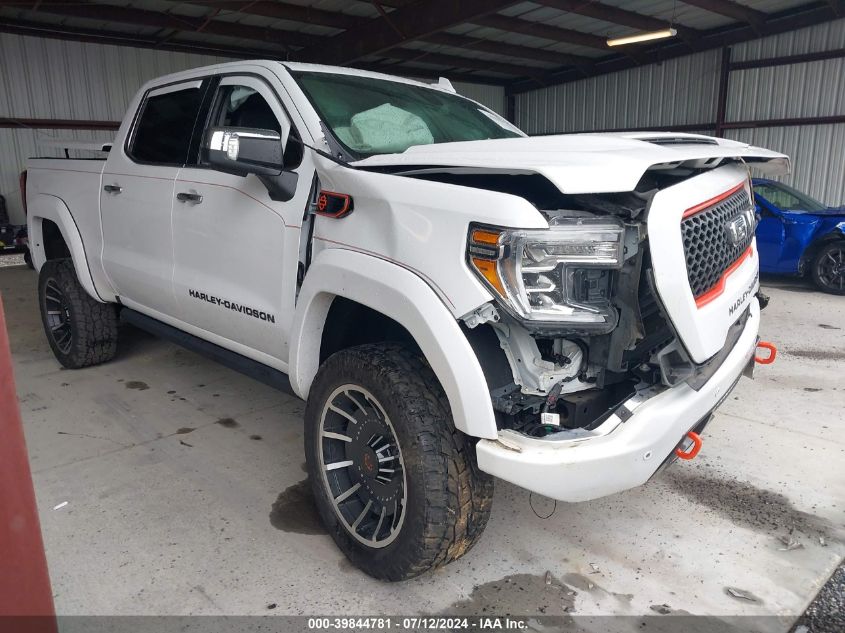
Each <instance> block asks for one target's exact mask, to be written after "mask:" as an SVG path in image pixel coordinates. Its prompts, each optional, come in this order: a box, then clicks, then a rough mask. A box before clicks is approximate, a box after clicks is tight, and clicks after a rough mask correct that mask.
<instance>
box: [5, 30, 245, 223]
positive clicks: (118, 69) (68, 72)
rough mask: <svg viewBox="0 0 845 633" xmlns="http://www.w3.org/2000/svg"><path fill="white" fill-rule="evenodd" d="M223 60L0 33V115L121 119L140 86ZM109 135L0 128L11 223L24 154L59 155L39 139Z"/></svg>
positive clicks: (104, 135)
mask: <svg viewBox="0 0 845 633" xmlns="http://www.w3.org/2000/svg"><path fill="white" fill-rule="evenodd" d="M222 61H228V60H227V59H224V58H219V57H212V56H210V55H193V54H188V53H176V52H166V51H154V50H151V49H142V48H129V47H124V46H105V45H102V44H89V43H84V42H69V41H65V40H57V39H46V38H36V37H24V36H20V35H12V34H7V33H0V85H2V86H3V90H0V117H4V118H21V119H30V118H36V119H87V120H101V121H120V120H121V119H122V118H123V114H124V111H125V109H126V105H127V103H128V102H129V100H130V99H131V98H132V96H133V95H134V94H135V92H136V91H137V90H138V88H139V87H140V86H141V85H142V84H143V83H144V82H145V81H147V80H149V79H152V78H153V77H157V76H158V75H165V74H167V73H172V72H178V71H180V70H185V69H187V68H192V67H196V66H204V65H207V64H216V63H219V62H222ZM113 136H114V134H113V133H112V132H91V131H83V130H31V129H15V128H2V129H0V194H2V195H3V196H4V197H5V198H6V205H7V208H8V209H9V215H10V218H11V221H12V222H15V223H20V222H23V221H24V220H23V209H22V207H21V200H20V192H19V187H18V176H19V173H20V171H21V169H23V167H24V164H25V162H26V159H27V158H28V157H30V156H59V155H61V150H59V149H56V148H47V147H43V146H41V145H39V143H38V141H39V140H40V139H50V138H61V139H67V138H73V139H77V140H85V141H89V140H91V141H93V140H97V141H100V140H102V141H107V140H110V139H111V138H112V137H113Z"/></svg>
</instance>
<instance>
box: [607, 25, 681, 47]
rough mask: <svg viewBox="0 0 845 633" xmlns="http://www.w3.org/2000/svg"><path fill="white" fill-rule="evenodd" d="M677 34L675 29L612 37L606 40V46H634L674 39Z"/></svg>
mask: <svg viewBox="0 0 845 633" xmlns="http://www.w3.org/2000/svg"><path fill="white" fill-rule="evenodd" d="M677 34H678V30H677V29H662V30H660V31H648V32H647V33H637V34H636V35H628V36H626V37H614V38H612V39H609V40H607V45H608V46H623V45H625V44H636V43H637V42H649V41H651V40H662V39H664V38H666V37H675V36H676V35H677Z"/></svg>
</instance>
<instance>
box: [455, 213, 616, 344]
mask: <svg viewBox="0 0 845 633" xmlns="http://www.w3.org/2000/svg"><path fill="white" fill-rule="evenodd" d="M624 236H625V228H624V226H623V225H622V223H621V222H618V221H615V220H614V219H612V218H566V219H557V220H556V221H555V222H554V223H553V224H552V226H550V227H549V228H548V229H541V230H511V229H494V228H481V227H473V228H471V229H470V235H469V245H468V250H467V255H468V260H469V263H470V266H471V267H472V268H473V270H474V271H475V272H476V273H477V274H478V275H479V276H480V277H481V279H482V280H483V281H484V282H485V283H486V285H487V286H489V287H490V288H491V289H492V290H493V291H494V292H495V294H496V295H497V296H498V298H499V300H500V302H501V303H502V305H503V307H504V308H505V309H506V310H507V311H509V312H511V313H512V314H513V315H514V316H515V317H517V318H518V319H520V320H521V321H523V322H524V323H525V324H526V325H528V326H529V327H531V326H534V329H543V328H548V327H555V326H557V327H572V328H573V329H583V330H589V331H597V332H609V331H610V330H612V329H613V328H614V327H616V323H617V319H618V317H617V313H616V310H615V309H614V308H613V307H612V305H611V303H610V294H611V291H612V283H613V271H614V270H616V269H619V268H621V267H622V263H623V261H624Z"/></svg>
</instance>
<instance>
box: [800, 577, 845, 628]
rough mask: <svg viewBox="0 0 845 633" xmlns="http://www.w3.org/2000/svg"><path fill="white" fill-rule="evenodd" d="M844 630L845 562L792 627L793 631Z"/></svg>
mask: <svg viewBox="0 0 845 633" xmlns="http://www.w3.org/2000/svg"><path fill="white" fill-rule="evenodd" d="M842 631H845V562H843V563H842V564H841V565H839V567H838V568H837V570H836V571H835V572H833V575H832V576H831V577H830V580H828V581H827V582H826V583H825V585H824V587H822V589H821V591H819V594H818V595H817V596H816V599H815V600H813V602H812V603H810V606H809V607H807V610H806V611H805V612H804V615H802V616H801V618H800V619H799V620H798V622H796V624H795V628H793V629H792V632H793V633H842Z"/></svg>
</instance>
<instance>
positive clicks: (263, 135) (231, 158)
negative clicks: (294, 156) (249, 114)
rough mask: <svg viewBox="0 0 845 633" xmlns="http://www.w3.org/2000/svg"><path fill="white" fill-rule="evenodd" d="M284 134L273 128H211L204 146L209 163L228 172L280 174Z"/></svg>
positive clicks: (259, 174) (282, 167)
mask: <svg viewBox="0 0 845 633" xmlns="http://www.w3.org/2000/svg"><path fill="white" fill-rule="evenodd" d="M283 156H284V148H283V147H282V137H281V135H280V134H279V133H278V132H275V131H273V130H261V129H257V128H245V127H216V128H211V130H209V132H208V136H207V138H206V141H205V145H204V146H203V158H204V159H205V162H207V163H208V164H209V165H211V166H212V167H214V168H215V169H218V170H220V171H222V172H225V173H227V174H233V175H235V176H246V175H247V174H256V175H258V176H278V175H280V174H281V173H282V170H283V169H284V159H283Z"/></svg>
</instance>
